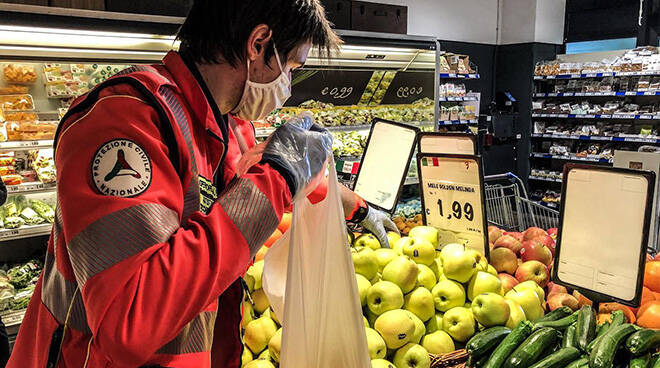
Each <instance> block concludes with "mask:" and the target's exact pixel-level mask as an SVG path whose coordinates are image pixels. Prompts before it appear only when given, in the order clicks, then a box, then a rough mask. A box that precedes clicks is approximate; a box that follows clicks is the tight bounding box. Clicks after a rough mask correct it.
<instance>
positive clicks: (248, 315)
mask: <svg viewBox="0 0 660 368" xmlns="http://www.w3.org/2000/svg"><path fill="white" fill-rule="evenodd" d="M256 318H257V316H256V315H255V313H254V308H253V307H252V304H251V303H250V302H243V320H242V321H241V323H242V326H243V328H245V327H246V326H247V325H248V323H250V322H252V321H254V320H255V319H256Z"/></svg>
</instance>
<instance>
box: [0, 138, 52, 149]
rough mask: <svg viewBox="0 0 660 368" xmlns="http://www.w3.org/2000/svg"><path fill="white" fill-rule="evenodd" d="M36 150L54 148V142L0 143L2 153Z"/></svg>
mask: <svg viewBox="0 0 660 368" xmlns="http://www.w3.org/2000/svg"><path fill="white" fill-rule="evenodd" d="M36 148H53V140H52V139H51V140H43V141H7V142H0V151H18V150H30V149H36Z"/></svg>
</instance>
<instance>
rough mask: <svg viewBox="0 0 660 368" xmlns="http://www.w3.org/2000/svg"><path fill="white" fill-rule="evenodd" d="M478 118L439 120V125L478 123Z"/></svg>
mask: <svg viewBox="0 0 660 368" xmlns="http://www.w3.org/2000/svg"><path fill="white" fill-rule="evenodd" d="M477 123H478V121H477V120H440V121H438V126H446V125H476V124H477Z"/></svg>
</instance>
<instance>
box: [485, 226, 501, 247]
mask: <svg viewBox="0 0 660 368" xmlns="http://www.w3.org/2000/svg"><path fill="white" fill-rule="evenodd" d="M501 237H502V230H500V229H498V228H497V227H496V226H488V241H489V242H491V243H495V242H496V241H497V239H499V238H501Z"/></svg>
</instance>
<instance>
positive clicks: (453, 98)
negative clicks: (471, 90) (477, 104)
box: [438, 96, 477, 102]
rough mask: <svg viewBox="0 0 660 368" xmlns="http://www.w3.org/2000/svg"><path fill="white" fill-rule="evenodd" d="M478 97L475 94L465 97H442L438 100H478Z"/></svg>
mask: <svg viewBox="0 0 660 368" xmlns="http://www.w3.org/2000/svg"><path fill="white" fill-rule="evenodd" d="M476 100H477V98H476V97H474V96H465V97H440V98H438V101H440V102H454V101H476Z"/></svg>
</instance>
